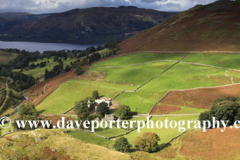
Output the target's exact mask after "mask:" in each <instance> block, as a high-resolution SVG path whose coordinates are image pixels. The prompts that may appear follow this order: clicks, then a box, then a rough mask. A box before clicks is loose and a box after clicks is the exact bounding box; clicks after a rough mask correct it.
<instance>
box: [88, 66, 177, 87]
mask: <svg viewBox="0 0 240 160" xmlns="http://www.w3.org/2000/svg"><path fill="white" fill-rule="evenodd" d="M172 64H174V62H156V63H149V64H143V65H137V66H131V67H126V68H109V69H106V68H104V69H90V71H91V70H92V71H99V72H104V73H105V77H104V80H105V81H113V82H116V83H128V84H133V85H135V86H137V85H141V84H143V83H144V82H146V81H148V80H149V79H151V78H152V77H154V76H156V75H158V74H160V73H161V72H162V71H164V70H166V69H167V68H169V67H170V66H171V65H172Z"/></svg>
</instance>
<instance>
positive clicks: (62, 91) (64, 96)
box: [37, 79, 135, 114]
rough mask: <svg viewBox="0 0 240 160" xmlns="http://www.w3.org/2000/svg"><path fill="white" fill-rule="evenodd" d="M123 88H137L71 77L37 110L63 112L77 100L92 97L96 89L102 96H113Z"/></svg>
mask: <svg viewBox="0 0 240 160" xmlns="http://www.w3.org/2000/svg"><path fill="white" fill-rule="evenodd" d="M123 89H127V90H134V89H135V88H134V87H132V86H130V85H122V84H114V83H108V82H96V81H84V80H78V79H71V80H69V81H67V82H65V83H63V84H61V85H60V86H59V87H58V89H56V90H55V91H54V92H53V93H52V94H50V95H49V96H48V97H47V98H46V99H45V100H44V101H43V102H42V103H40V104H39V105H38V106H37V110H38V111H44V113H56V114H62V113H64V112H66V111H67V110H69V109H71V108H73V107H74V104H75V102H76V101H80V100H82V99H85V98H86V97H91V96H92V92H93V91H94V90H98V92H99V94H100V95H101V96H104V97H109V98H113V97H114V96H115V95H117V94H118V93H119V92H121V91H122V90H123Z"/></svg>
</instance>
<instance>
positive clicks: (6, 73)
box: [0, 64, 36, 92]
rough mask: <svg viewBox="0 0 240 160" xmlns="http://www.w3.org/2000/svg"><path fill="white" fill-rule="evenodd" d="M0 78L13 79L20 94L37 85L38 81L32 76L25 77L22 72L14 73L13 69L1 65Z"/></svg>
mask: <svg viewBox="0 0 240 160" xmlns="http://www.w3.org/2000/svg"><path fill="white" fill-rule="evenodd" d="M0 76H3V77H11V78H12V79H13V80H14V82H15V84H16V89H17V90H18V91H19V92H20V91H22V90H24V89H27V88H29V87H31V86H32V85H33V84H35V83H36V80H35V79H34V78H33V77H32V76H29V75H25V74H23V73H20V72H12V68H11V67H10V66H9V65H8V64H7V65H5V64H0Z"/></svg>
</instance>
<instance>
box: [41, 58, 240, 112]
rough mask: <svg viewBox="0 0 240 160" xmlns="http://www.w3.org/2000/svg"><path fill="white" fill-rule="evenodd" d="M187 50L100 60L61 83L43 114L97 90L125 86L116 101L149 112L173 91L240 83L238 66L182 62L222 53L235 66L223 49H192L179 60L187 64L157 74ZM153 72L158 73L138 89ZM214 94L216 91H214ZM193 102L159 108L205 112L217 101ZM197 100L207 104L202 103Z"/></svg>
mask: <svg viewBox="0 0 240 160" xmlns="http://www.w3.org/2000/svg"><path fill="white" fill-rule="evenodd" d="M183 55H184V54H179V53H178V54H176V53H175V54H174V53H172V54H162V53H138V54H131V55H125V56H120V57H115V58H113V59H109V60H106V61H101V62H99V63H96V64H94V65H93V66H91V69H89V70H88V72H86V73H85V74H83V75H82V76H78V77H76V78H75V79H72V80H69V81H67V82H66V83H64V84H62V85H61V86H60V87H59V88H58V89H57V90H56V91H54V92H53V93H52V94H51V95H50V96H49V97H47V98H46V100H44V101H43V102H42V103H41V104H40V105H39V106H38V107H37V108H38V110H42V111H44V113H59V114H62V113H63V112H65V111H67V110H69V109H71V108H72V107H73V106H74V102H75V101H79V100H81V99H84V98H86V97H87V96H91V94H92V91H93V90H98V91H99V93H100V94H102V95H103V96H105V97H110V98H112V97H114V96H116V95H117V94H118V93H119V92H121V91H123V90H125V92H123V93H122V94H120V95H119V96H118V97H116V100H118V101H119V102H120V103H121V104H125V105H129V106H130V108H131V110H132V111H133V112H138V113H149V112H150V110H151V109H152V107H153V105H154V104H155V103H156V102H157V101H158V100H160V99H161V98H162V97H163V96H164V95H165V94H166V93H167V92H168V91H170V90H183V89H185V90H186V89H191V88H198V87H214V86H221V85H227V84H233V83H239V82H240V72H238V71H229V70H225V69H223V68H213V67H209V66H203V65H196V64H189V63H184V62H190V60H192V61H193V62H194V63H195V61H197V57H200V60H199V62H201V63H205V62H206V64H208V65H215V64H214V63H213V62H214V61H215V60H216V59H220V58H221V57H222V60H221V59H220V60H219V61H222V63H219V64H225V65H224V66H225V67H226V66H230V67H235V66H236V64H235V63H233V62H232V61H230V60H229V58H228V56H229V54H221V56H219V54H213V53H209V54H203V55H204V56H205V57H208V56H210V58H209V59H207V58H205V59H204V56H201V55H199V54H188V55H187V56H186V57H185V58H184V59H183V60H182V61H181V62H183V63H178V64H176V65H174V66H173V67H171V68H170V69H169V70H167V71H166V72H164V73H163V74H162V75H160V76H157V75H159V74H160V73H161V72H162V71H164V70H166V69H167V68H169V67H170V66H171V65H172V64H174V63H176V61H178V60H180V59H181V58H182V57H183ZM230 56H232V58H234V57H235V58H236V59H237V58H238V57H240V56H237V54H230ZM201 59H203V60H201ZM224 66H223V67H224ZM220 67H221V66H220ZM155 76H157V77H155ZM153 77H155V78H154V79H152V80H151V81H149V82H148V83H146V84H145V85H144V86H142V87H140V88H139V89H138V90H136V89H137V88H138V87H139V86H140V85H142V84H143V83H145V82H147V81H148V80H149V79H151V78H153ZM134 90H135V92H134ZM236 92H239V91H236ZM228 93H229V94H228ZM228 93H226V94H224V96H230V95H231V94H230V92H228ZM211 94H214V91H213V92H211ZM235 95H236V94H235ZM60 97H61V98H60ZM237 97H238V96H237ZM178 99H181V94H179V95H178V96H177V97H175V100H176V101H177V100H178ZM190 101H191V100H190ZM190 101H189V102H187V103H191V105H186V104H184V103H181V104H180V103H179V104H178V105H175V106H172V105H170V106H169V104H167V103H162V104H163V105H164V106H161V107H160V108H159V109H158V111H157V112H158V113H160V114H169V113H176V114H182V113H201V112H203V111H205V110H206V109H209V108H210V107H209V106H210V104H211V103H213V102H212V101H213V99H211V100H209V104H208V107H205V108H199V107H193V106H196V105H195V104H196V102H195V101H191V102H190ZM160 103H161V102H160ZM198 105H205V104H199V102H198Z"/></svg>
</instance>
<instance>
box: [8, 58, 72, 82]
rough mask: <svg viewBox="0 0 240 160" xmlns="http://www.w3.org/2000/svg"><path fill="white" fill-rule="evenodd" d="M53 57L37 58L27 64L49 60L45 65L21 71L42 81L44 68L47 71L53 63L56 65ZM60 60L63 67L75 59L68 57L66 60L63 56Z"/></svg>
mask: <svg viewBox="0 0 240 160" xmlns="http://www.w3.org/2000/svg"><path fill="white" fill-rule="evenodd" d="M53 59H54V57H51V58H50V59H48V58H43V59H42V60H41V59H38V60H37V61H35V62H31V63H29V65H31V64H32V63H34V64H35V65H36V64H38V63H41V62H45V61H46V62H47V61H49V63H48V62H47V63H46V66H45V67H41V68H40V67H37V68H34V69H30V70H27V71H26V70H24V71H23V72H22V73H24V74H27V75H32V76H33V77H34V78H40V81H43V80H44V78H43V77H44V74H45V70H46V69H48V71H50V70H52V69H53V67H54V66H55V65H58V64H59V63H58V62H57V61H55V62H54V61H53ZM62 61H63V65H64V67H65V66H66V65H69V64H70V63H71V62H74V61H76V60H75V59H70V58H68V59H67V60H64V59H63V58H62ZM13 71H15V72H19V71H20V70H19V69H15V70H13Z"/></svg>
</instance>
